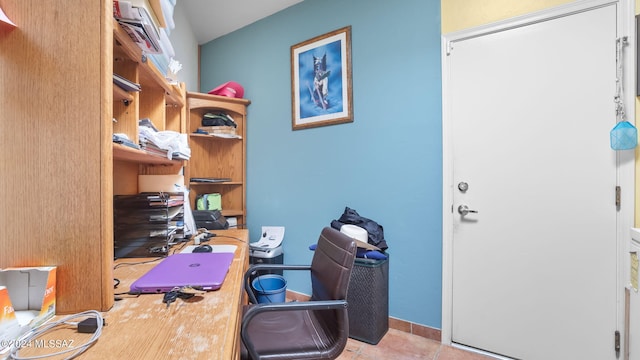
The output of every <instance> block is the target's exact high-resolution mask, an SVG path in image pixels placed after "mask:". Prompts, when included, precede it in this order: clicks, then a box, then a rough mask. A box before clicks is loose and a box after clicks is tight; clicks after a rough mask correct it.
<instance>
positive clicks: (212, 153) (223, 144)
mask: <svg viewBox="0 0 640 360" xmlns="http://www.w3.org/2000/svg"><path fill="white" fill-rule="evenodd" d="M250 103H251V102H250V101H249V100H247V99H235V98H229V97H224V96H216V95H209V94H201V93H194V92H187V108H188V114H187V122H188V124H187V129H188V133H189V147H190V148H191V159H190V160H189V161H188V163H187V166H186V168H185V181H189V179H191V178H194V177H216V178H230V179H231V181H227V182H222V183H200V182H189V188H190V190H191V191H190V200H191V204H195V203H196V202H195V199H196V197H197V196H198V195H199V194H208V193H219V194H221V195H222V215H224V216H225V217H227V218H229V217H234V218H236V221H237V224H238V228H243V227H244V226H245V224H246V221H247V205H246V183H247V178H246V176H247V175H246V168H247V163H246V159H247V156H246V141H247V140H246V139H247V106H249V104H250ZM207 112H213V113H217V112H224V113H225V114H227V115H229V116H231V117H232V118H233V119H234V121H235V122H236V124H237V128H236V134H237V135H238V136H239V138H221V137H216V136H213V135H206V134H195V133H194V132H195V131H196V130H197V129H198V128H199V127H201V125H202V118H203V116H204V114H206V113H207Z"/></svg>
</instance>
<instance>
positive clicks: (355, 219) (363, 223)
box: [331, 207, 389, 251]
mask: <svg viewBox="0 0 640 360" xmlns="http://www.w3.org/2000/svg"><path fill="white" fill-rule="evenodd" d="M345 224H351V225H356V226H359V227H361V228H363V229H365V230H367V233H369V244H371V245H375V246H377V247H379V248H380V250H382V251H384V250H386V249H388V248H389V247H388V246H387V242H386V241H385V240H384V229H383V228H382V225H380V224H378V223H377V222H375V221H373V220H371V219H367V218H366V217H363V216H360V214H358V212H357V211H355V210H353V209H350V208H349V207H346V208H345V209H344V213H343V214H342V216H340V219H338V220H333V221H332V222H331V227H332V228H334V229H336V230H340V228H341V227H342V225H345Z"/></svg>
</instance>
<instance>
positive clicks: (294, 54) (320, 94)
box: [291, 26, 353, 130]
mask: <svg viewBox="0 0 640 360" xmlns="http://www.w3.org/2000/svg"><path fill="white" fill-rule="evenodd" d="M291 119H292V120H291V125H292V130H300V129H308V128H313V127H319V126H327V125H335V124H341V123H348V122H353V95H352V78H351V26H346V27H343V28H340V29H337V30H334V31H331V32H328V33H326V34H323V35H320V36H316V37H314V38H312V39H309V40H306V41H303V42H301V43H298V44H295V45H293V46H291Z"/></svg>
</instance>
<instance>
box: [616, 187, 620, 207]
mask: <svg viewBox="0 0 640 360" xmlns="http://www.w3.org/2000/svg"><path fill="white" fill-rule="evenodd" d="M620 192H621V190H620V186H616V206H617V207H620Z"/></svg>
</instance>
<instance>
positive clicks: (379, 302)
mask: <svg viewBox="0 0 640 360" xmlns="http://www.w3.org/2000/svg"><path fill="white" fill-rule="evenodd" d="M385 255H387V259H385V260H375V259H362V258H356V260H355V264H354V267H353V270H352V272H351V278H350V280H349V290H348V292H347V303H348V304H349V308H348V314H349V337H350V338H352V339H356V340H360V341H364V342H366V343H369V344H374V345H375V344H377V343H378V342H379V341H380V340H381V339H382V337H383V336H384V335H385V334H386V333H387V331H388V330H389V254H386V253H385Z"/></svg>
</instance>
